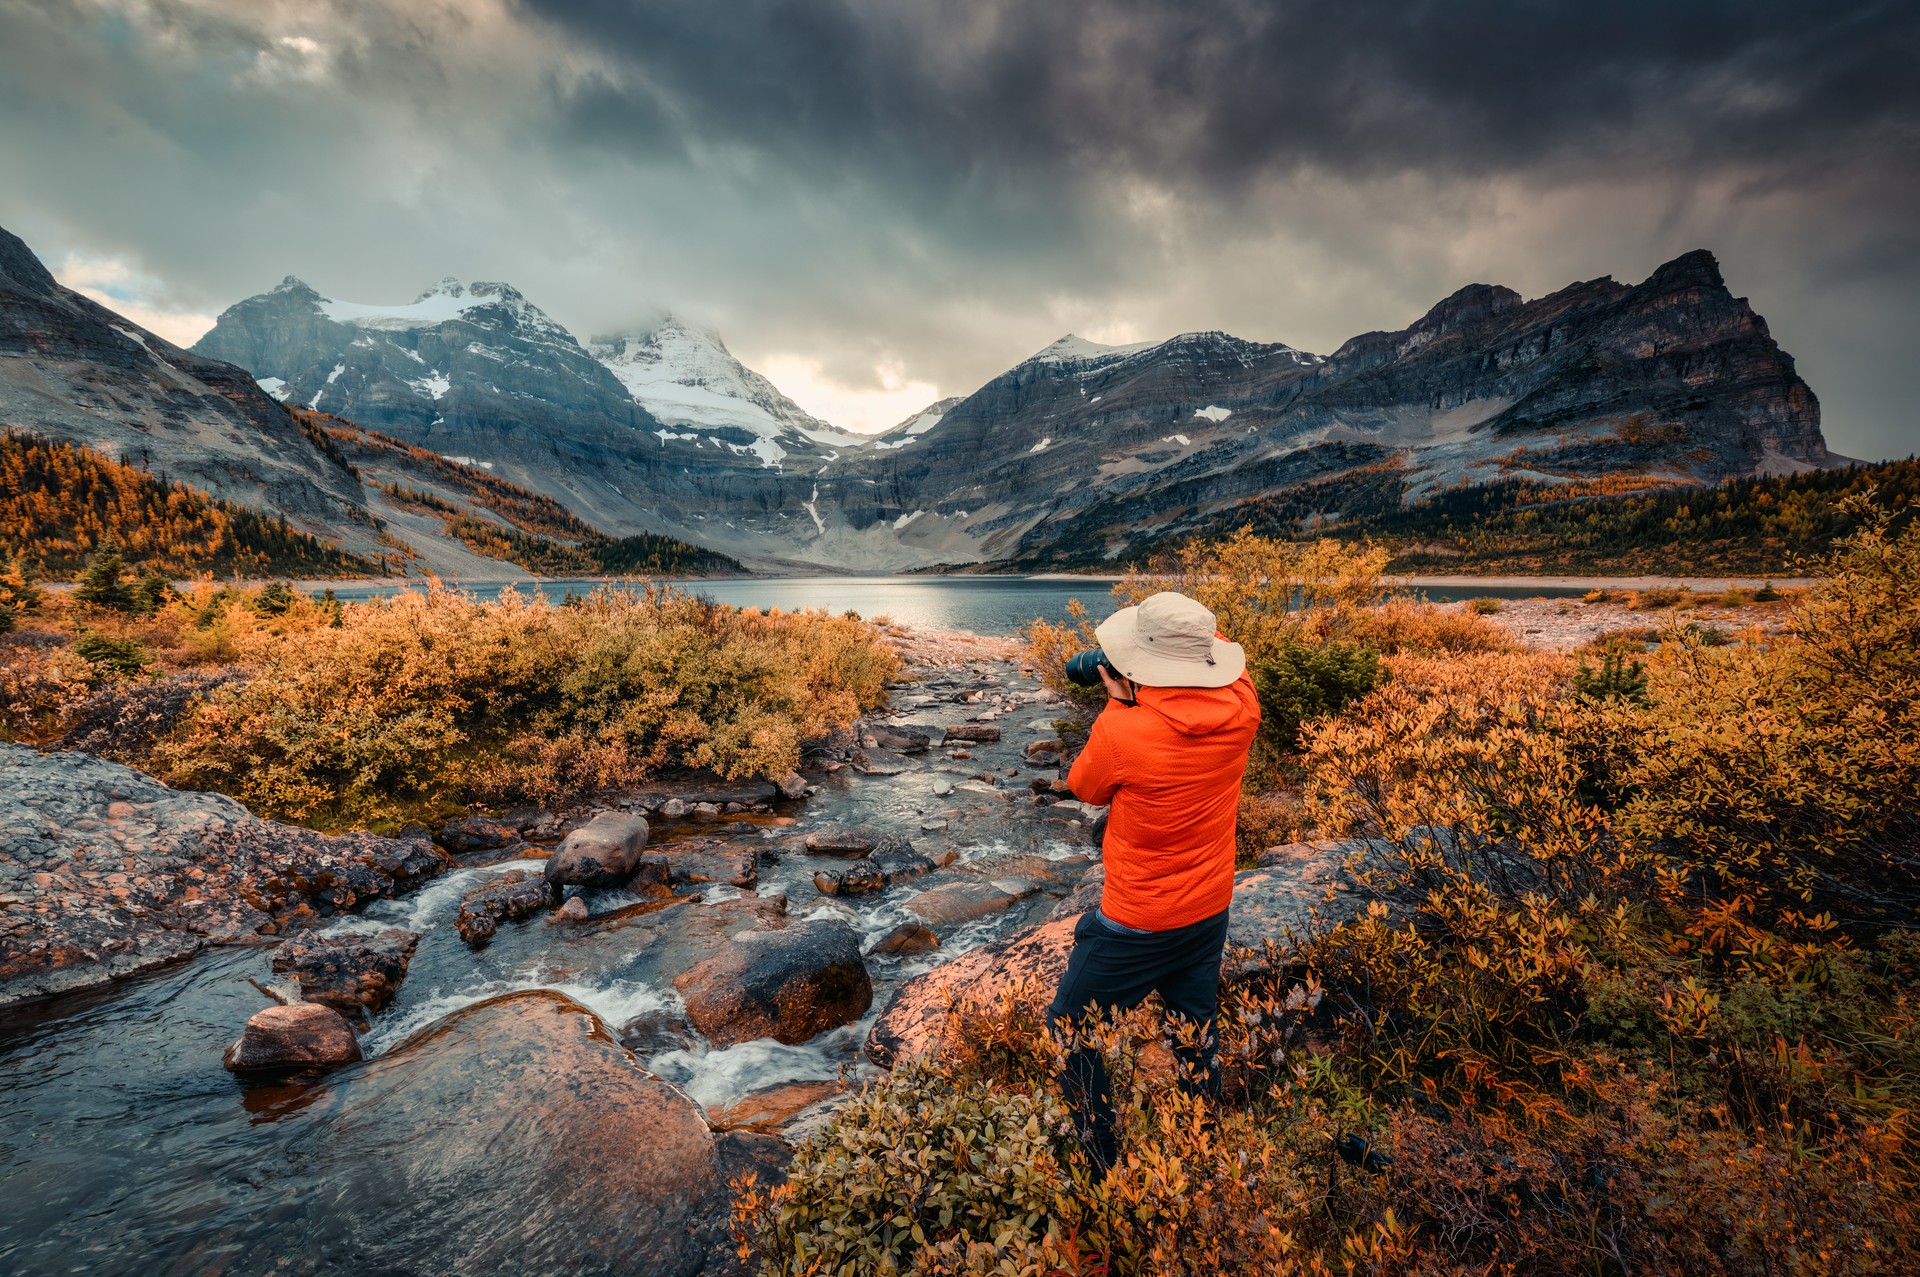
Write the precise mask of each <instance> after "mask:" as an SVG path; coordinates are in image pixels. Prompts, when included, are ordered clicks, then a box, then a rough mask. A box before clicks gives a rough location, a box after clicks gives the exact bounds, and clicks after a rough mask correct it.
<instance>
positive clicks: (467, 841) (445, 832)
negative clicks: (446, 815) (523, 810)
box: [433, 816, 520, 855]
mask: <svg viewBox="0 0 1920 1277" xmlns="http://www.w3.org/2000/svg"><path fill="white" fill-rule="evenodd" d="M433 840H434V841H435V842H437V843H439V844H440V845H441V846H442V847H445V848H446V849H447V850H448V851H451V852H453V853H455V854H456V855H465V854H467V853H469V852H475V851H496V850H498V849H499V848H501V847H511V846H513V845H514V844H515V843H517V842H519V841H520V830H519V829H518V828H517V827H515V826H513V825H509V824H507V823H506V822H505V821H500V820H494V819H493V818H491V817H489V816H462V817H461V818H460V819H458V820H452V821H448V822H447V823H446V824H444V825H442V826H441V827H440V832H439V833H437V834H435V835H434V836H433Z"/></svg>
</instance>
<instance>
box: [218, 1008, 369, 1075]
mask: <svg viewBox="0 0 1920 1277" xmlns="http://www.w3.org/2000/svg"><path fill="white" fill-rule="evenodd" d="M359 1058H360V1040H359V1039H358V1038H356V1037H355V1036H354V1035H353V1026H352V1025H350V1024H348V1023H347V1021H346V1018H345V1017H344V1016H342V1015H341V1014H340V1013H339V1012H338V1011H336V1010H334V1009H333V1008H332V1007H330V1006H323V1005H321V1004H320V1003H318V1002H295V1003H293V1004H292V1005H291V1006H279V1007H268V1008H267V1009H266V1010H264V1011H262V1012H260V1013H259V1014H258V1015H256V1016H254V1017H253V1018H252V1019H251V1020H248V1021H247V1027H246V1028H244V1029H242V1030H241V1031H240V1038H239V1040H238V1041H236V1042H235V1043H234V1044H233V1045H232V1046H230V1047H228V1048H227V1050H226V1054H225V1055H223V1056H222V1057H221V1059H220V1062H221V1064H223V1065H224V1066H226V1068H228V1069H229V1070H231V1071H232V1072H235V1073H266V1072H273V1071H278V1070H283V1069H334V1068H339V1067H340V1066H341V1065H342V1064H352V1063H353V1062H354V1061H355V1060H358V1059H359Z"/></svg>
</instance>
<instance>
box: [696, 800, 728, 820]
mask: <svg viewBox="0 0 1920 1277" xmlns="http://www.w3.org/2000/svg"><path fill="white" fill-rule="evenodd" d="M722 810H723V808H722V807H721V806H720V804H718V803H695V804H694V805H693V806H692V807H691V808H690V809H689V810H688V814H689V815H691V816H692V817H693V818H694V819H695V820H718V819H720V814H721V812H722Z"/></svg>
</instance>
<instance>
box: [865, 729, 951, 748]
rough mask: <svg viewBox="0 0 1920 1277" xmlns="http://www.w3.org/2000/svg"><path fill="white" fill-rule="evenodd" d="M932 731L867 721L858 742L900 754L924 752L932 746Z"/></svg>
mask: <svg viewBox="0 0 1920 1277" xmlns="http://www.w3.org/2000/svg"><path fill="white" fill-rule="evenodd" d="M933 741H934V737H933V732H931V731H930V730H928V729H927V728H925V727H910V726H894V725H891V724H880V723H869V724H867V726H866V728H865V730H864V731H863V732H862V733H861V741H860V743H861V744H862V745H864V746H865V747H866V748H868V749H876V748H877V749H886V750H892V751H894V752H895V753H900V754H924V753H926V752H927V750H929V749H931V748H932V747H933Z"/></svg>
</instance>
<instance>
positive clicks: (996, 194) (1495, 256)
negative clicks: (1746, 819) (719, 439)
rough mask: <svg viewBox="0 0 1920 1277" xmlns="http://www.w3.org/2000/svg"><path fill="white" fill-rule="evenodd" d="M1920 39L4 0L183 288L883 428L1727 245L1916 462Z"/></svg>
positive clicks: (198, 297) (11, 141) (1278, 1)
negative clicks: (902, 397)
mask: <svg viewBox="0 0 1920 1277" xmlns="http://www.w3.org/2000/svg"><path fill="white" fill-rule="evenodd" d="M1916 56H1920V16H1917V15H1916V12H1915V11H1914V10H1913V7H1912V6H1903V5H1895V4H1889V3H1871V2H1867V0H1843V2H1841V3H1834V4H1828V5H1823V6H1808V5H1804V4H1788V3H1785V2H1784V0H1754V2H1752V3H1745V4H1735V3H1731V0H1663V2H1662V3H1659V4H1655V3H1653V2H1652V0H1623V2H1622V3H1620V4H1614V5H1587V6H1571V5H1567V6H1554V5H1541V4H1538V3H1535V2H1533V0H1459V2H1457V3H1454V4H1451V5H1446V6H1439V5H1424V4H1395V5H1389V4H1384V3H1379V2H1377V0H1356V2H1355V3H1350V4H1327V3H1325V2H1324V0H1319V2H1318V3H1304V2H1300V0H1084V2H1082V3H1076V4H1072V5H1067V4H1032V3H1019V2H1016V0H971V2H970V3H967V4H961V5H956V4H951V3H937V2H936V0H751V2H750V3H747V4H740V5H726V6H718V5H713V4H711V3H710V2H708V0H468V2H465V3H461V4H457V5H455V4H448V3H445V0H0V167H3V168H4V171H6V172H7V173H8V174H9V181H8V183H7V184H6V188H5V189H4V190H0V224H5V225H7V226H8V227H9V228H10V229H12V230H14V231H16V232H18V233H20V234H22V235H23V236H25V237H26V238H27V239H28V241H29V242H30V243H32V244H34V245H35V246H36V247H37V248H39V249H40V250H41V251H42V252H43V253H47V254H49V255H50V256H51V257H52V258H53V259H55V260H59V259H60V258H62V257H64V256H65V255H66V254H70V253H79V254H82V255H84V256H86V257H88V258H89V259H99V260H107V259H111V260H114V261H118V262H122V263H124V264H126V266H127V267H128V268H129V269H130V270H133V271H136V272H139V273H142V274H143V275H144V276H145V277H147V278H148V279H149V280H150V281H164V282H165V289H164V290H161V289H160V287H159V285H158V283H157V282H156V283H154V284H153V285H152V288H151V290H150V291H151V292H152V294H153V295H143V296H140V297H137V298H133V299H132V300H133V301H135V302H137V303H138V304H142V305H148V306H151V307H154V308H156V309H161V310H171V311H177V312H180V313H184V314H192V313H198V312H208V313H211V312H214V311H217V310H218V309H219V308H220V307H222V306H224V305H226V304H228V303H230V302H232V301H234V300H237V299H238V298H240V297H242V296H244V295H247V294H249V293H252V292H256V291H259V290H260V289H262V288H266V287H270V286H271V285H272V284H273V283H274V282H275V281H277V280H278V279H279V278H280V277H281V276H282V275H285V274H287V273H289V272H291V273H295V274H299V275H301V276H302V277H303V278H306V279H308V280H309V281H310V282H312V283H314V284H315V285H316V286H317V287H319V288H320V289H321V290H322V291H323V292H327V293H331V294H334V295H338V296H343V297H351V298H355V299H360V300H368V301H382V300H403V299H405V298H408V297H411V296H412V295H414V294H415V293H417V292H418V291H419V289H420V288H421V287H423V286H425V284H427V283H428V282H431V281H432V280H434V279H437V278H439V277H441V276H443V275H446V274H455V275H460V276H462V277H465V278H483V279H484V278H494V279H506V280H510V281H512V282H513V283H515V284H516V285H517V286H518V287H520V288H521V289H522V290H523V291H525V292H526V293H527V294H528V295H529V296H530V297H532V298H533V299H534V300H535V301H536V302H538V303H539V304H540V305H542V306H543V307H545V308H546V309H548V310H549V311H551V312H552V313H553V314H554V315H555V317H556V318H557V319H559V320H560V321H561V322H563V323H565V324H567V325H568V326H569V327H570V328H572V329H574V330H575V331H576V332H578V333H582V334H585V333H588V332H594V331H610V330H614V329H618V328H622V327H628V326H631V325H632V324H633V323H634V322H636V320H637V319H638V318H640V317H642V316H644V315H646V314H648V313H652V312H658V311H660V310H663V309H672V310H675V311H678V312H681V313H683V314H686V315H687V316H688V317H690V318H693V319H696V320H699V321H701V322H705V323H708V324H711V325H713V326H714V327H717V328H718V329H719V330H720V331H721V332H723V333H724V334H725V335H726V338H727V341H728V344H729V345H730V346H731V347H732V348H733V349H734V350H735V351H736V352H737V353H739V354H740V355H741V357H742V358H743V359H745V360H746V361H747V362H748V363H749V364H752V365H754V366H757V367H760V368H762V369H763V370H767V371H771V370H772V369H774V368H780V369H786V370H790V371H789V374H788V375H790V376H792V377H796V378H799V379H800V381H801V382H804V383H805V385H806V388H805V389H800V388H798V386H799V383H796V386H790V387H788V389H789V392H790V393H795V394H796V397H797V398H799V397H802V396H803V395H811V396H814V402H816V403H828V402H841V403H845V404H847V405H848V406H847V407H846V408H844V409H843V410H842V411H844V412H848V413H854V414H856V415H861V416H863V418H868V419H873V420H878V419H879V418H880V416H881V415H883V413H885V412H891V411H892V409H891V407H890V406H889V405H890V402H891V401H889V400H887V399H885V398H884V396H887V395H891V394H895V393H896V392H895V391H892V390H889V389H888V388H887V386H886V385H885V384H883V381H882V379H881V374H880V372H879V371H877V370H882V369H892V370H894V371H892V372H890V373H889V374H888V375H889V376H892V377H894V378H895V379H896V381H897V383H898V384H902V385H916V384H917V385H924V386H926V387H929V388H931V389H932V390H937V391H938V393H940V394H951V393H964V392H966V391H968V390H971V389H972V388H974V387H975V386H977V385H979V384H980V383H981V382H983V381H985V380H986V379H987V378H989V377H991V376H993V375H995V374H996V373H998V372H999V371H1001V370H1003V369H1004V368H1006V367H1007V366H1008V365H1010V364H1011V363H1013V362H1015V361H1016V360H1018V359H1020V358H1023V357H1025V356H1026V355H1027V354H1030V353H1031V352H1032V351H1034V350H1036V349H1038V348H1039V347H1041V346H1043V345H1045V344H1046V343H1047V342H1049V341H1051V340H1052V339H1053V338H1055V337H1057V336H1059V335H1061V333H1063V332H1066V331H1068V330H1073V331H1077V332H1080V333H1082V334H1084V335H1090V336H1096V337H1104V338H1106V339H1109V340H1121V339H1138V338H1146V337H1154V336H1164V335H1170V334H1171V333H1174V332H1178V331H1184V330H1191V329H1199V328H1224V329H1227V330H1228V331H1233V332H1238V333H1240V334H1242V335H1244V336H1248V337H1253V338H1260V339H1267V340H1284V341H1288V342H1291V343H1293V344H1295V345H1297V346H1302V347H1305V348H1307V349H1315V350H1321V351H1325V350H1330V349H1332V348H1333V347H1334V346H1336V345H1338V344H1339V342H1341V341H1342V340H1344V339H1345V338H1346V337H1349V336H1351V335H1353V334H1354V333H1355V332H1359V331H1363V330H1367V329H1373V328H1385V327H1398V326H1401V325H1404V324H1405V323H1407V322H1409V321H1410V320H1412V319H1413V318H1414V317H1416V316H1417V315H1419V314H1420V313H1421V312H1422V311H1423V310H1425V308H1426V307H1427V306H1428V305H1430V304H1431V303H1432V302H1433V301H1434V300H1435V299H1437V298H1438V297H1440V296H1442V295H1444V294H1446V293H1448V292H1451V291H1453V290H1454V289H1455V288H1457V287H1459V286H1461V285H1462V284H1465V283H1468V282H1471V281H1474V280H1481V281H1486V282H1500V283H1506V284H1509V285H1511V286H1513V287H1516V288H1519V289H1521V291H1523V292H1526V293H1528V294H1529V295H1537V294H1539V293H1542V292H1545V291H1548V290H1550V289H1553V288H1557V287H1560V286H1562V285H1564V284H1566V283H1569V282H1571V281H1573V280H1575V279H1580V278H1590V277H1592V276H1595V275H1600V274H1607V273H1611V274H1614V275H1616V276H1617V277H1620V278H1624V279H1637V278H1639V277H1641V276H1643V275H1644V274H1645V273H1646V272H1647V271H1649V270H1651V269H1652V267H1654V266H1655V265H1657V264H1658V263H1659V262H1660V261H1662V260H1665V259H1666V258H1669V257H1672V256H1674V255H1676V254H1678V253H1680V252H1683V251H1685V250H1687V249H1691V248H1695V247H1708V248H1711V249H1713V250H1714V251H1715V252H1717V253H1718V254H1719V255H1720V257H1721V259H1722V261H1723V264H1724V265H1725V267H1726V272H1727V275H1728V278H1729V280H1730V282H1731V283H1732V285H1733V286H1734V288H1735V289H1736V291H1740V292H1744V293H1747V294H1748V295H1750V296H1751V297H1752V298H1753V300H1754V303H1755V305H1756V307H1757V308H1758V309H1759V310H1760V311H1761V312H1762V313H1763V314H1765V315H1766V316H1767V317H1768V319H1769V320H1770V322H1772V324H1773V326H1774V329H1775V331H1776V333H1777V334H1778V335H1780V336H1781V338H1782V340H1783V344H1785V345H1786V346H1787V348H1788V349H1789V350H1791V351H1792V352H1793V353H1794V354H1795V355H1797V356H1798V357H1799V359H1800V364H1801V368H1802V371H1803V372H1804V373H1805V375H1806V376H1807V377H1808V379H1809V381H1810V382H1811V383H1812V384H1813V385H1814V387H1815V389H1816V391H1817V392H1818V393H1819V394H1820V395H1821V398H1822V400H1823V403H1824V405H1825V408H1826V414H1827V421H1828V431H1829V436H1830V438H1831V440H1832V442H1833V444H1834V446H1835V447H1836V448H1837V449H1839V450H1841V451H1843V452H1853V453H1857V454H1862V455H1886V454H1889V453H1905V452H1908V451H1911V450H1913V449H1914V448H1916V447H1920V439H1916V437H1915V431H1914V427H1913V426H1912V424H1911V418H1910V414H1909V412H1908V409H1907V406H1906V399H1907V389H1906V386H1905V384H1904V376H1903V375H1902V374H1901V372H1900V368H1901V367H1902V364H1901V361H1900V359H1898V358H1892V359H1889V358H1887V356H1888V355H1890V354H1893V353H1895V352H1898V351H1900V350H1903V349H1906V348H1909V347H1910V346H1911V345H1912V344H1913V342H1915V341H1916V340H1920V239H1917V238H1916V235H1917V232H1916V229H1915V219H1913V217H1912V210H1913V209H1914V208H1915V207H1920V101H1917V100H1916V90H1915V88H1914V83H1913V81H1912V77H1911V76H1910V75H1909V74H1908V73H1907V70H1906V68H1908V67H1910V66H1911V65H1912V64H1913V62H1914V60H1915V58H1916ZM160 291H165V292H166V294H167V295H166V296H165V297H164V298H161V297H159V296H158V293H159V292H160ZM815 370H817V371H815ZM775 380H776V382H778V381H779V378H778V377H776V379H775ZM897 393H899V394H905V393H906V392H905V391H904V390H902V391H899V392H897ZM832 396H840V397H841V398H840V399H838V400H835V399H832ZM863 396H864V397H865V398H862V397H863ZM928 397H929V398H931V397H933V396H932V395H931V394H930V395H929V396H928ZM802 402H806V400H805V399H804V398H802ZM860 404H867V405H869V406H867V407H860V406H858V405H860ZM918 406H919V405H918V404H915V405H913V406H912V407H911V408H909V409H908V410H907V411H912V410H913V409H915V408H917V407H918ZM899 415H900V416H904V415H906V413H905V412H902V413H900V414H899ZM895 419H897V417H896V418H895Z"/></svg>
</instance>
